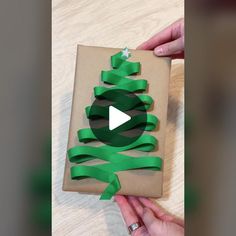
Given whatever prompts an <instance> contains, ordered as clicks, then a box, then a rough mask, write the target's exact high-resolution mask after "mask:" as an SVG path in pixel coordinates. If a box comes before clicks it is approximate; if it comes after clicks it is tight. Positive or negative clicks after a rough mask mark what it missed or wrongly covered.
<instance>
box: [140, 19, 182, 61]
mask: <svg viewBox="0 0 236 236" xmlns="http://www.w3.org/2000/svg"><path fill="white" fill-rule="evenodd" d="M137 49H142V50H154V54H155V55H156V56H169V57H171V58H172V59H177V58H179V59H180V58H184V19H183V18H181V19H179V20H177V21H176V22H174V23H173V24H172V25H170V26H168V27H167V28H165V29H164V30H162V31H161V32H159V33H157V34H155V35H154V36H153V37H151V38H150V39H149V40H147V41H146V42H144V43H142V44H141V45H140V46H138V47H137Z"/></svg>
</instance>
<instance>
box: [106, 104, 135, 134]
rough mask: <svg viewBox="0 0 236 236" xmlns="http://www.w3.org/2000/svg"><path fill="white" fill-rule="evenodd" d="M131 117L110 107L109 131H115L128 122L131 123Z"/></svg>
mask: <svg viewBox="0 0 236 236" xmlns="http://www.w3.org/2000/svg"><path fill="white" fill-rule="evenodd" d="M130 119H131V117H130V116H129V115H127V114H125V113H124V112H122V111H120V110H118V109H116V108H115V107H113V106H109V130H113V129H115V128H117V127H119V126H121V125H123V124H124V123H126V122H127V121H129V120H130Z"/></svg>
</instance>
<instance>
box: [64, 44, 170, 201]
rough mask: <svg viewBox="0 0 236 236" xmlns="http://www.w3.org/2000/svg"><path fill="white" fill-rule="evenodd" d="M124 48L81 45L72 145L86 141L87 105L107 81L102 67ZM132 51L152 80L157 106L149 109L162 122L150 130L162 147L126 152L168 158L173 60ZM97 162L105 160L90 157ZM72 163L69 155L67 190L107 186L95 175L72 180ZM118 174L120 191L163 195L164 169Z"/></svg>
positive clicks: (150, 88)
mask: <svg viewBox="0 0 236 236" xmlns="http://www.w3.org/2000/svg"><path fill="white" fill-rule="evenodd" d="M120 50H122V49H119V48H102V47H91V46H82V45H78V48H77V60H76V72H75V81H74V94H73V103H72V110H71V120H70V128H69V139H68V149H69V148H71V147H73V146H76V145H84V144H83V143H80V142H79V141H78V139H77V131H78V130H79V129H81V128H88V127H89V121H88V119H87V118H86V115H85V107H86V106H89V105H91V104H92V102H93V101H94V95H93V88H94V87H95V86H98V85H104V83H103V82H101V79H100V74H101V71H102V70H110V69H111V65H110V57H111V56H112V55H114V54H115V53H117V52H119V51H120ZM130 52H131V55H132V56H131V57H130V58H129V61H137V62H140V63H141V72H140V75H137V76H138V78H143V79H146V80H147V81H148V85H149V86H148V89H147V91H146V93H147V94H148V95H150V96H151V97H152V98H153V100H154V106H153V109H152V110H150V111H149V113H151V114H154V115H156V116H157V117H158V119H159V120H160V123H159V126H158V128H157V129H156V130H155V131H152V132H148V133H149V134H152V135H154V136H155V137H156V138H157V139H158V147H157V149H156V150H155V151H154V152H150V153H142V152H138V151H134V150H132V151H127V152H126V154H130V155H133V156H137V157H138V156H141V155H145V154H147V155H152V156H154V155H156V156H160V157H161V158H164V146H165V145H164V144H165V126H166V119H167V104H168V85H169V76H170V64H171V61H170V59H169V58H158V57H156V56H155V55H153V52H152V51H143V50H130ZM138 78H137V79H138ZM86 145H87V144H86ZM88 145H93V146H99V145H101V143H99V142H94V143H89V144H88ZM97 163H101V161H99V160H96V161H92V162H91V161H90V162H89V163H88V165H89V164H97ZM83 164H85V163H83ZM86 164H87V163H86ZM70 166H71V163H70V162H69V161H68V158H66V164H65V173H64V181H63V190H64V191H75V192H81V193H93V194H100V193H102V192H103V190H104V189H105V187H106V186H107V184H106V183H102V182H99V181H97V180H95V179H83V180H72V179H71V178H70ZM117 175H118V176H119V180H120V184H121V189H120V191H119V192H118V193H119V194H123V195H133V196H143V197H153V198H157V197H161V195H162V182H163V180H162V178H163V177H162V176H163V175H162V171H151V170H129V171H120V172H117Z"/></svg>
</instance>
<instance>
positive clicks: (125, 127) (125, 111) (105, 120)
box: [86, 89, 147, 147]
mask: <svg viewBox="0 0 236 236" xmlns="http://www.w3.org/2000/svg"><path fill="white" fill-rule="evenodd" d="M141 98H142V96H141ZM145 105H146V104H145V102H144V101H143V100H142V99H140V97H139V96H138V95H135V94H134V93H131V92H129V91H126V90H120V89H110V90H108V91H106V92H104V93H102V94H101V95H99V96H97V97H96V99H95V101H94V102H93V104H92V106H88V107H86V116H87V118H88V119H89V125H90V128H91V130H92V133H93V135H94V136H95V137H96V140H98V141H100V142H103V143H105V144H106V145H110V146H115V147H123V146H127V145H130V144H131V143H133V142H135V141H136V140H137V139H138V138H139V137H140V136H141V135H142V134H143V132H144V130H145V126H146V121H147V114H146V106H145ZM92 139H94V138H92Z"/></svg>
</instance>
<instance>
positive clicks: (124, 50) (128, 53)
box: [122, 47, 131, 59]
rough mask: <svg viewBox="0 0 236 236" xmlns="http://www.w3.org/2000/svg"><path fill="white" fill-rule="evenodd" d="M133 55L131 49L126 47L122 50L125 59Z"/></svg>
mask: <svg viewBox="0 0 236 236" xmlns="http://www.w3.org/2000/svg"><path fill="white" fill-rule="evenodd" d="M130 56H131V53H130V52H129V49H128V48H127V47H126V48H124V49H123V50H122V57H123V58H125V59H128V58H129V57H130Z"/></svg>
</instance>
